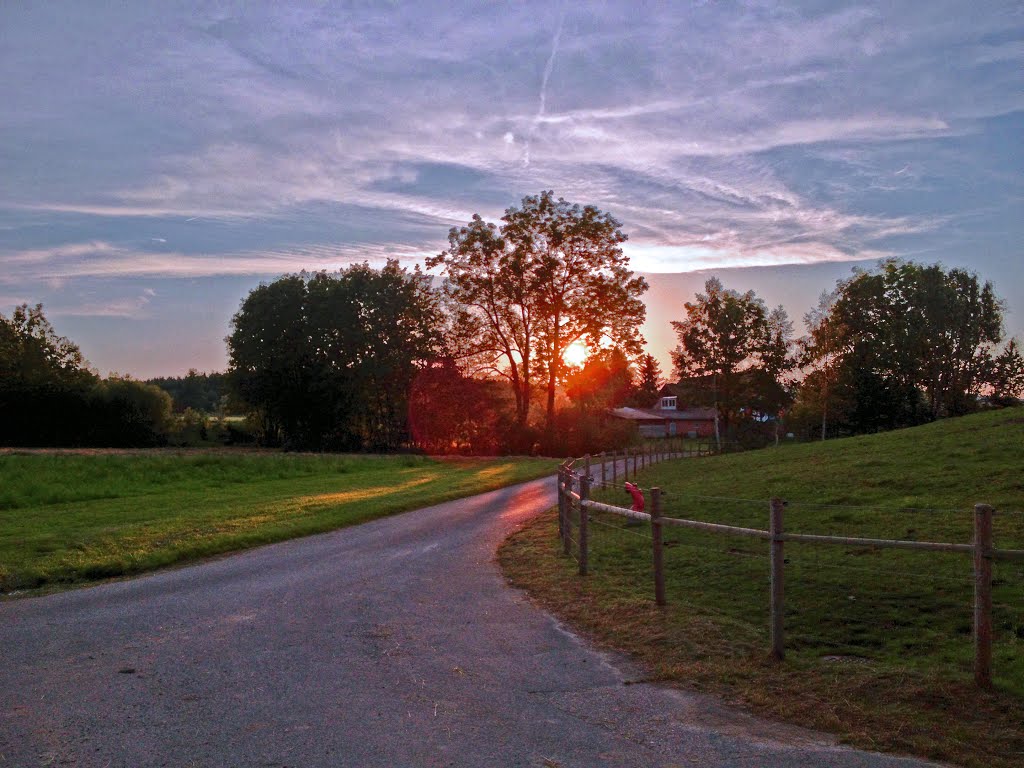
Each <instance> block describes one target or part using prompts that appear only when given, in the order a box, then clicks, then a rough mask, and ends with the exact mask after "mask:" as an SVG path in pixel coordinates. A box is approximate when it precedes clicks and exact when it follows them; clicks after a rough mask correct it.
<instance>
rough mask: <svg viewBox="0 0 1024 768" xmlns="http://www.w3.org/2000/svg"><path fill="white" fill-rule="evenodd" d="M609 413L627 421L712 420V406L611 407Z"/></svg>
mask: <svg viewBox="0 0 1024 768" xmlns="http://www.w3.org/2000/svg"><path fill="white" fill-rule="evenodd" d="M610 413H611V415H612V416H614V417H615V418H617V419H628V420H629V421H648V422H663V421H714V419H715V409H714V408H687V409H686V410H682V411H673V410H668V409H666V410H660V409H658V408H612V410H611V411H610Z"/></svg>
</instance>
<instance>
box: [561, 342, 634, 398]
mask: <svg viewBox="0 0 1024 768" xmlns="http://www.w3.org/2000/svg"><path fill="white" fill-rule="evenodd" d="M632 389H633V371H632V368H631V367H630V365H629V360H628V359H627V358H626V355H625V354H624V353H623V352H622V350H621V349H615V348H612V349H602V350H599V351H598V352H596V353H594V354H592V355H591V356H590V357H589V358H587V360H586V362H585V363H584V364H583V365H582V366H581V367H580V368H578V369H575V370H572V371H571V372H570V374H569V377H568V381H567V383H566V394H567V395H568V396H569V399H570V400H572V401H573V403H575V405H576V407H577V408H578V409H579V410H580V412H584V411H589V412H591V413H603V412H604V411H606V410H607V409H609V408H617V407H619V406H621V405H624V404H625V402H626V400H627V399H628V398H629V396H630V393H631V392H632Z"/></svg>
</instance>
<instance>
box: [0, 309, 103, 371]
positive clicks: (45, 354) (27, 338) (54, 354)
mask: <svg viewBox="0 0 1024 768" xmlns="http://www.w3.org/2000/svg"><path fill="white" fill-rule="evenodd" d="M0 377H2V379H3V380H4V381H6V382H10V381H12V380H14V381H19V382H21V383H26V384H31V383H40V382H60V383H62V384H65V385H70V386H80V385H89V384H92V383H93V381H94V379H95V376H94V374H92V373H90V372H89V370H88V369H87V363H86V361H85V358H84V357H82V353H81V351H80V350H79V348H78V345H77V344H75V343H74V342H73V341H71V340H70V339H68V338H66V337H64V336H59V335H58V334H57V332H56V331H55V330H54V329H53V326H52V325H51V324H50V321H49V320H47V319H46V315H45V314H44V313H43V305H42V304H36V305H35V306H34V307H30V306H29V305H28V304H22V305H20V306H17V307H15V308H14V312H12V313H11V317H10V319H8V318H6V317H4V316H3V315H2V314H0Z"/></svg>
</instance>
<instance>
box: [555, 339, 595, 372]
mask: <svg viewBox="0 0 1024 768" xmlns="http://www.w3.org/2000/svg"><path fill="white" fill-rule="evenodd" d="M589 356H590V351H589V350H588V349H587V345H586V344H584V343H583V342H582V341H574V342H573V343H572V344H570V345H569V347H568V348H567V349H566V350H565V354H564V355H562V359H563V360H564V361H565V364H566V365H571V366H577V365H583V363H585V362H586V361H587V358H588V357H589Z"/></svg>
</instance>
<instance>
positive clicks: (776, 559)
mask: <svg viewBox="0 0 1024 768" xmlns="http://www.w3.org/2000/svg"><path fill="white" fill-rule="evenodd" d="M697 455H707V454H706V453H698V452H692V453H687V452H686V451H685V450H682V449H681V448H680V445H679V444H677V445H675V446H674V447H673V446H670V447H669V448H668V449H667V450H666V449H662V450H653V449H651V448H649V447H645V448H644V449H635V450H633V451H632V452H631V451H630V450H628V449H627V450H626V451H625V452H624V453H623V454H621V455H620V454H617V453H616V454H613V455H611V456H608V455H606V454H601V455H600V456H596V457H592V456H585V457H583V458H582V459H568V460H566V461H565V462H564V463H563V464H562V466H561V467H559V473H558V515H559V521H558V522H559V534H560V536H561V537H562V542H563V552H564V553H565V554H567V555H572V556H574V557H575V558H576V560H577V562H578V563H579V573H580V575H581V576H585V575H586V574H587V570H588V565H589V564H588V551H587V549H588V546H587V541H588V512H590V511H593V512H604V513H608V514H613V515H618V516H620V517H624V518H627V519H630V520H634V521H640V522H646V523H650V524H651V548H652V549H651V558H652V562H653V566H654V568H653V579H654V592H655V601H656V603H657V604H658V605H665V604H666V598H665V579H664V564H663V556H662V548H663V546H664V545H663V543H662V529H663V526H666V525H667V526H675V527H681V528H690V529H696V530H700V531H705V532H708V533H713V534H722V535H729V536H745V537H749V538H755V539H760V540H763V541H768V542H770V545H769V546H770V549H769V571H770V572H769V577H770V591H769V636H770V645H771V655H772V656H773V657H774V658H776V659H779V660H781V659H783V658H784V655H785V643H784V626H783V617H784V613H785V608H784V598H785V595H784V580H783V569H784V564H785V562H786V560H785V558H784V556H783V550H784V545H785V543H786V542H794V543H803V544H830V545H838V546H854V547H871V548H877V549H900V550H917V551H928V552H948V553H957V554H969V555H972V558H973V561H974V622H973V634H974V646H975V664H974V678H975V682H976V683H977V684H978V685H979V686H981V687H990V686H991V684H992V669H991V666H992V563H993V561H996V560H1003V561H1018V562H1019V561H1024V550H1019V549H998V548H996V547H995V546H994V545H993V541H992V516H993V514H994V509H993V508H992V507H991V506H989V505H987V504H976V505H975V507H974V541H973V542H972V543H970V544H964V543H954V542H936V541H914V540H907V539H878V538H866V537H859V536H830V535H819V534H809V533H786V532H785V531H784V529H783V510H784V509H785V506H786V502H784V501H783V500H782V499H779V498H773V499H770V500H766V504H765V506H766V508H767V512H768V515H767V517H768V522H769V528H768V529H767V530H764V529H760V528H746V527H742V526H736V525H726V524H723V523H714V522H708V521H703V520H688V519H684V518H675V517H664V516H663V515H662V514H661V490H660V489H659V488H650V489H648V490H649V492H650V495H651V501H652V509H651V512H646V511H638V510H634V509H627V508H625V507H620V506H617V505H614V504H605V503H603V502H599V501H594V500H593V499H591V498H590V489H591V487H592V485H598V486H603V487H620V486H619V484H618V483H617V482H616V480H617V478H618V469H617V467H618V465H619V463H620V462H621V464H622V468H623V472H622V476H623V478H624V482H625V478H627V477H632V478H633V479H634V480H635V478H636V472H637V471H638V468H643V467H644V466H650V465H651V464H653V463H656V462H658V461H664V460H666V459H670V458H682V457H688V456H697ZM592 460H596V461H599V462H600V464H599V465H598V466H597V467H596V468H595V467H592V466H591V461H592ZM631 462H632V466H630V464H631ZM630 469H632V470H633V471H632V473H630V472H629V470H630ZM596 474H599V475H600V480H598V479H597V478H596V477H594V475H596ZM609 475H610V476H611V478H612V482H611V483H609V482H608V481H607V479H606V478H607V477H608V476H609ZM577 488H578V489H579V490H578V491H577V490H576V489H577ZM743 501H749V500H743ZM574 532H575V533H576V535H575V536H573V535H572V534H573V533H574ZM573 547H575V551H574V550H573Z"/></svg>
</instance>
